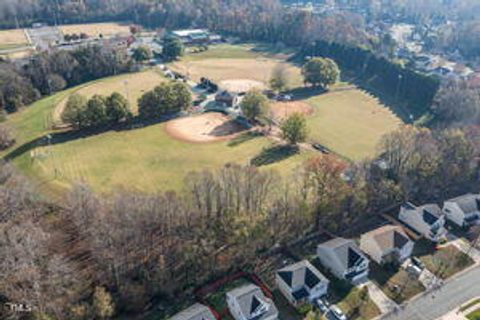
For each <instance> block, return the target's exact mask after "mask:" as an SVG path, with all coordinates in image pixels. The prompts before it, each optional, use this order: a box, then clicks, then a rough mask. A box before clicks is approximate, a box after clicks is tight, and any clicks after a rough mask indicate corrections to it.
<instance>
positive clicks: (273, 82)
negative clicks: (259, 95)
mask: <svg viewBox="0 0 480 320" xmlns="http://www.w3.org/2000/svg"><path fill="white" fill-rule="evenodd" d="M270 88H271V89H272V90H273V91H275V92H282V91H284V90H287V89H288V75H287V70H286V68H285V66H284V65H280V64H279V65H277V66H276V67H275V69H274V70H273V72H272V76H271V78H270Z"/></svg>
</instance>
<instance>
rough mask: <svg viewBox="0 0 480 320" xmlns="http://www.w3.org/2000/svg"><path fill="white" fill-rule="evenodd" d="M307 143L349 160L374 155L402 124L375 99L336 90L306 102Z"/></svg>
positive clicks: (355, 92)
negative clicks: (310, 112)
mask: <svg viewBox="0 0 480 320" xmlns="http://www.w3.org/2000/svg"><path fill="white" fill-rule="evenodd" d="M307 102H308V103H309V104H311V105H312V106H313V107H314V109H315V112H314V114H313V115H312V116H311V117H308V118H307V123H308V129H309V140H311V141H312V142H317V143H321V144H323V145H325V146H326V147H328V148H330V149H331V150H333V151H335V152H336V153H338V154H340V155H341V156H344V157H346V158H348V159H351V160H362V159H364V158H366V157H371V156H374V155H375V152H376V148H377V145H378V143H379V141H380V139H381V137H382V136H383V135H385V134H387V133H389V132H391V131H393V130H395V129H397V128H398V127H399V126H400V124H401V123H402V122H401V120H400V119H399V118H398V117H396V116H395V115H394V114H393V113H392V112H391V111H390V110H389V109H388V108H386V107H385V106H383V105H381V104H380V103H379V102H378V100H377V99H375V98H374V97H372V96H370V95H368V94H366V93H364V92H363V91H361V90H359V89H350V90H344V91H343V90H339V91H336V92H330V93H326V94H323V95H318V96H315V97H313V98H310V99H308V100H307Z"/></svg>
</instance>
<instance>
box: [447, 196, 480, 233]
mask: <svg viewBox="0 0 480 320" xmlns="http://www.w3.org/2000/svg"><path fill="white" fill-rule="evenodd" d="M443 212H444V213H445V216H446V217H447V219H448V220H450V221H452V222H453V223H455V224H456V225H458V226H460V227H469V226H472V225H475V224H479V223H480V195H478V194H466V195H463V196H460V197H457V198H453V199H450V200H447V201H445V202H444V203H443Z"/></svg>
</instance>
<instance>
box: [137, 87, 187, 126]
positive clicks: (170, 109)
mask: <svg viewBox="0 0 480 320" xmlns="http://www.w3.org/2000/svg"><path fill="white" fill-rule="evenodd" d="M191 103H192V94H191V92H190V89H189V88H188V87H187V85H186V84H185V83H183V82H163V83H161V84H160V85H158V86H156V87H155V88H154V89H153V90H151V91H148V92H146V93H144V94H143V95H142V96H141V97H140V99H139V100H138V106H139V109H138V112H139V114H140V116H141V117H142V118H144V119H149V118H158V117H160V116H162V115H165V114H168V113H175V112H179V111H182V110H186V109H187V108H188V107H189V106H190V105H191Z"/></svg>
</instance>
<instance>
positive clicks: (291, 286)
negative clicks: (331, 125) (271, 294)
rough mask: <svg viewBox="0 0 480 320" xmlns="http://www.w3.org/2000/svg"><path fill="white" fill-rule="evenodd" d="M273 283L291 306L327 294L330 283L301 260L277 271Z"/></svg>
mask: <svg viewBox="0 0 480 320" xmlns="http://www.w3.org/2000/svg"><path fill="white" fill-rule="evenodd" d="M275 281H276V283H277V287H278V289H279V290H280V292H281V293H282V294H283V295H284V296H285V298H286V299H287V300H288V301H289V302H290V303H291V304H293V305H295V306H296V305H298V304H301V303H304V302H306V301H314V300H315V299H317V298H319V297H321V296H323V295H325V294H327V291H328V285H329V283H330V281H329V280H328V279H327V278H325V276H324V275H323V274H322V273H321V272H320V271H318V270H317V268H315V267H314V266H313V265H312V264H311V263H310V262H308V261H307V260H303V261H300V262H297V263H294V264H291V265H289V266H286V267H284V268H282V269H280V270H278V271H277V274H276V276H275Z"/></svg>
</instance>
